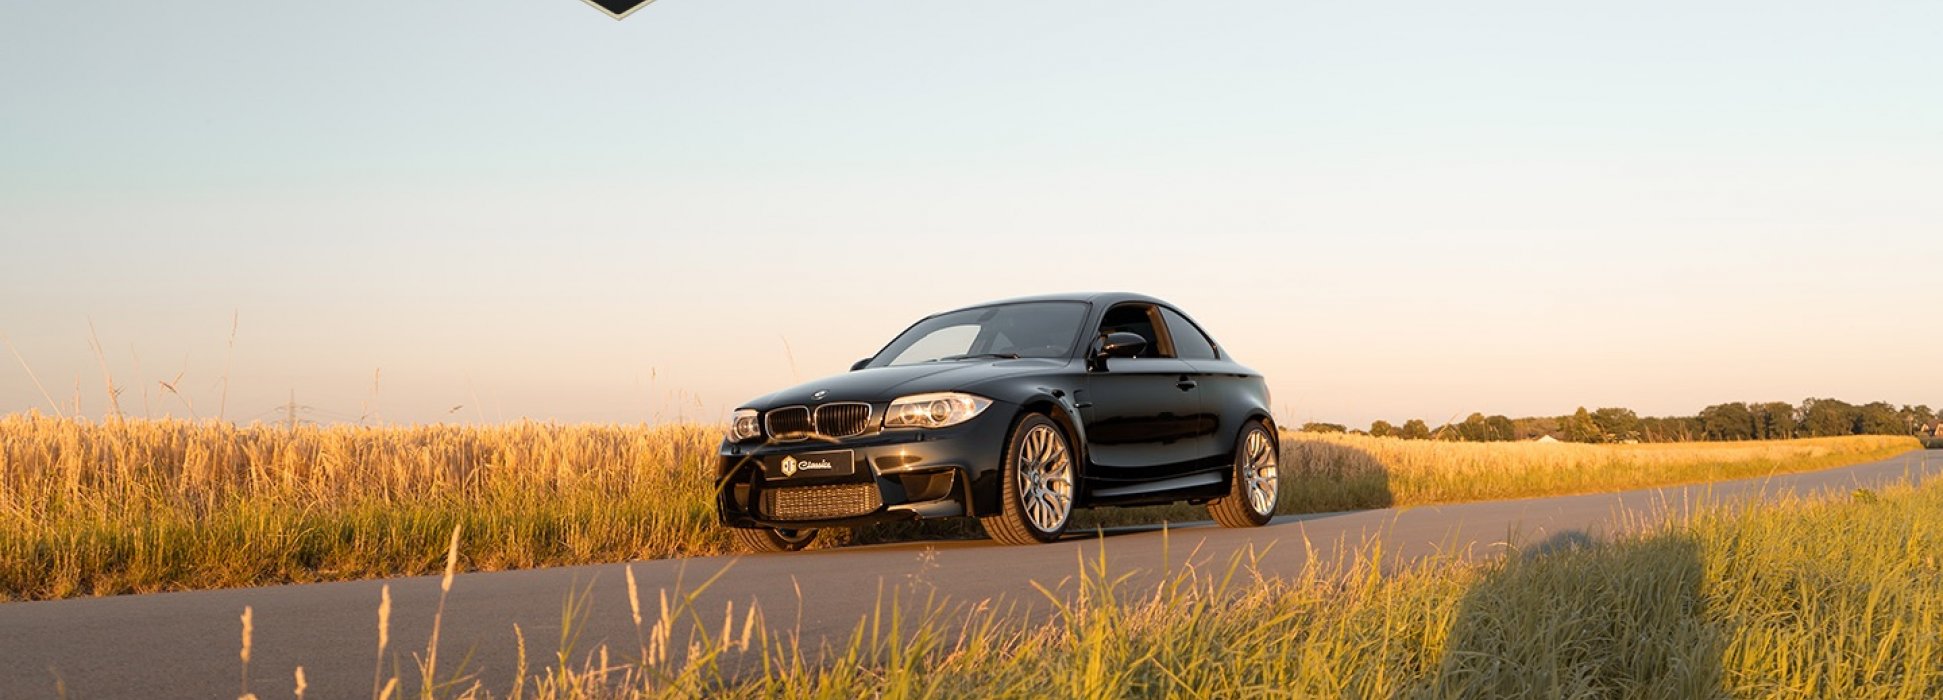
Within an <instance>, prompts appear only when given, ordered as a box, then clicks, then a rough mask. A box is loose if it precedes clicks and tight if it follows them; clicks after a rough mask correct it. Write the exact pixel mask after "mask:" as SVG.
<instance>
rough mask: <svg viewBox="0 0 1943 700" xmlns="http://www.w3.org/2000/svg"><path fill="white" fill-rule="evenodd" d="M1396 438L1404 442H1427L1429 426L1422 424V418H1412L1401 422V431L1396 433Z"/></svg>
mask: <svg viewBox="0 0 1943 700" xmlns="http://www.w3.org/2000/svg"><path fill="white" fill-rule="evenodd" d="M1398 437H1401V438H1403V439H1405V440H1429V439H1430V425H1429V424H1426V423H1424V422H1423V419H1422V418H1412V419H1410V420H1407V421H1404V422H1403V430H1401V431H1398Z"/></svg>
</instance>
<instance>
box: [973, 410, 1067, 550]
mask: <svg viewBox="0 0 1943 700" xmlns="http://www.w3.org/2000/svg"><path fill="white" fill-rule="evenodd" d="M1004 460H1005V461H1004V462H1002V463H1001V464H1000V465H999V483H1000V486H999V504H1000V506H999V512H997V513H994V514H992V515H986V516H980V517H979V518H978V524H980V525H983V526H984V527H985V533H986V534H988V535H991V537H992V539H994V540H997V541H998V542H1000V543H1003V544H1038V543H1041V542H1051V541H1053V540H1056V539H1059V534H1060V533H1062V532H1065V530H1066V525H1067V523H1070V522H1072V520H1073V501H1074V498H1073V497H1074V495H1075V494H1076V493H1078V474H1079V472H1078V469H1077V467H1076V465H1075V464H1074V461H1073V448H1072V441H1071V440H1070V439H1069V438H1067V437H1066V431H1064V430H1061V429H1060V428H1059V424H1058V423H1055V422H1053V420H1052V419H1051V418H1047V417H1045V416H1044V415H1040V414H1037V413H1028V414H1025V415H1023V416H1020V417H1019V420H1018V422H1017V423H1014V424H1013V425H1012V436H1011V438H1010V439H1008V440H1007V441H1006V444H1005V458H1004Z"/></svg>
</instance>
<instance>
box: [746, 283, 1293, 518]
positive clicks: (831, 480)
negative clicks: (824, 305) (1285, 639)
mask: <svg viewBox="0 0 1943 700" xmlns="http://www.w3.org/2000/svg"><path fill="white" fill-rule="evenodd" d="M832 332H843V331H842V329H840V328H833V329H832ZM1268 405H1269V403H1268V386H1267V384H1266V382H1265V381H1264V380H1263V378H1262V375H1261V374H1259V373H1257V372H1255V371H1254V370H1251V369H1248V368H1247V367H1243V366H1241V365H1240V364H1237V363H1236V362H1235V361H1234V359H1233V358H1231V357H1230V356H1229V355H1228V353H1227V352H1225V351H1224V350H1222V348H1221V346H1220V345H1218V344H1216V343H1215V342H1214V341H1213V340H1212V339H1211V338H1209V336H1208V335H1207V333H1205V332H1204V331H1202V330H1201V328H1200V327H1199V326H1198V325H1197V324H1195V323H1194V322H1193V321H1192V320H1190V319H1188V317H1187V316H1186V315H1185V314H1183V313H1181V312H1180V311H1179V310H1178V309H1175V308H1174V307H1173V306H1171V305H1169V304H1167V303H1166V302H1163V301H1160V300H1158V299H1154V298H1152V297H1146V296H1141V295H1137V294H1124V293H1107V294H1076V295H1057V296H1040V297H1029V298H1022V299H1012V300H1007V301H999V302H992V303H988V304H980V305H977V306H972V307H967V308H964V309H959V310H957V311H951V312H946V313H942V314H937V315H934V316H930V317H927V318H925V319H923V320H921V321H919V322H917V324H916V325H913V326H911V327H910V328H909V329H906V330H905V331H904V332H903V333H901V334H899V335H898V336H897V338H896V339H894V340H892V341H891V342H890V344H889V345H886V346H884V348H883V349H882V350H879V351H878V352H877V354H876V355H873V356H871V357H869V358H866V359H864V360H860V361H858V362H857V363H856V364H855V365H853V366H852V367H851V371H850V372H849V373H847V374H841V375H837V376H834V377H827V378H824V379H819V380H816V381H813V382H809V383H807V384H803V385H801V386H797V387H793V388H789V389H784V390H782V391H778V392H776V393H773V394H769V395H767V396H763V397H760V398H757V399H754V400H752V401H749V402H748V403H745V404H743V405H742V407H741V408H739V409H737V410H736V411H735V415H734V417H733V418H732V419H731V422H730V428H729V434H728V436H727V437H726V438H725V439H724V440H723V442H722V448H721V459H720V462H719V464H718V466H717V469H716V483H717V487H718V488H717V497H716V512H717V515H718V517H719V520H720V521H721V523H722V524H724V525H727V526H729V527H731V528H734V529H735V530H734V532H735V535H736V538H737V540H739V541H740V542H741V543H742V544H743V545H744V546H746V547H747V548H749V549H753V550H757V551H786V550H795V549H801V548H803V547H805V546H808V545H809V543H810V542H811V541H812V540H814V539H815V537H816V533H817V530H819V529H824V528H835V527H855V526H858V525H865V524H869V523H874V522H881V521H886V520H910V519H920V518H948V517H964V516H969V517H976V518H978V519H979V522H980V523H981V524H982V525H984V527H985V531H986V532H987V533H989V534H990V535H991V536H992V538H993V539H996V540H999V541H1001V542H1005V543H1010V544H1025V543H1032V542H1049V541H1052V540H1054V539H1057V538H1058V537H1059V535H1060V533H1061V532H1063V531H1064V530H1065V529H1066V525H1067V523H1068V522H1070V521H1071V515H1072V512H1073V510H1074V509H1075V508H1087V507H1094V506H1133V505H1150V504H1158V503H1173V502H1180V501H1186V502H1189V503H1206V504H1208V510H1209V512H1210V514H1211V515H1212V516H1213V517H1214V519H1215V520H1216V521H1217V522H1219V523H1220V524H1222V525H1224V526H1228V527H1250V526H1255V525H1261V524H1263V523H1266V522H1268V519H1269V516H1271V515H1273V514H1274V512H1275V502H1276V495H1277V485H1278V484H1277V473H1276V463H1277V458H1278V455H1279V453H1280V449H1279V447H1280V442H1279V438H1278V436H1277V434H1276V430H1275V422H1274V417H1273V416H1272V415H1270V413H1269V409H1268Z"/></svg>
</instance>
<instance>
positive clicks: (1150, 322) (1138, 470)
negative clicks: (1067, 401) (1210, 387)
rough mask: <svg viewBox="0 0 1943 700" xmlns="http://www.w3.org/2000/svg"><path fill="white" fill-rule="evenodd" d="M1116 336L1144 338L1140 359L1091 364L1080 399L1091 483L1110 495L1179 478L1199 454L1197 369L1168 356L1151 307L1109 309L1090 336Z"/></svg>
mask: <svg viewBox="0 0 1943 700" xmlns="http://www.w3.org/2000/svg"><path fill="white" fill-rule="evenodd" d="M1115 332H1127V333H1135V334H1138V335H1140V336H1141V337H1143V338H1146V339H1147V348H1146V349H1145V350H1144V351H1142V352H1141V353H1140V355H1139V356H1136V357H1122V358H1112V359H1109V360H1107V361H1106V362H1105V364H1104V366H1097V367H1095V368H1094V370H1093V371H1092V372H1089V373H1088V374H1087V377H1086V381H1085V383H1084V385H1085V389H1083V390H1082V393H1083V395H1082V396H1080V397H1079V399H1080V400H1079V401H1078V403H1079V405H1080V417H1081V420H1082V421H1084V423H1085V427H1086V439H1087V449H1088V457H1089V461H1090V462H1091V463H1092V465H1093V467H1094V468H1093V469H1091V470H1090V471H1089V472H1088V479H1089V481H1096V482H1100V483H1099V485H1100V486H1101V487H1104V488H1107V489H1109V490H1112V489H1113V487H1114V486H1116V485H1128V486H1131V485H1132V484H1130V483H1128V482H1140V481H1152V480H1156V479H1167V478H1170V477H1175V476H1179V475H1180V470H1181V468H1182V467H1183V466H1184V465H1187V464H1189V463H1191V462H1193V461H1194V459H1195V457H1196V455H1197V453H1198V452H1200V451H1201V450H1200V448H1198V447H1197V446H1196V445H1195V444H1194V436H1195V433H1196V432H1197V428H1196V426H1195V424H1194V423H1195V416H1196V414H1198V413H1199V412H1200V410H1199V406H1198V403H1197V397H1196V392H1195V391H1194V389H1195V384H1194V383H1193V380H1192V375H1193V374H1194V372H1195V370H1194V368H1193V367H1192V366H1191V365H1189V364H1188V363H1187V362H1185V361H1182V360H1181V359H1180V358H1177V357H1174V356H1173V355H1174V353H1173V349H1172V348H1171V347H1169V346H1168V345H1167V342H1166V340H1167V337H1166V331H1165V321H1164V320H1163V319H1162V318H1161V317H1160V315H1159V314H1158V312H1157V311H1156V307H1154V306H1153V305H1151V304H1140V303H1131V304H1121V305H1118V306H1115V307H1113V308H1111V309H1108V310H1107V312H1106V314H1105V316H1104V317H1103V319H1102V321H1101V323H1100V327H1099V328H1098V329H1096V330H1095V332H1094V337H1095V338H1098V337H1100V336H1102V335H1104V334H1106V333H1115Z"/></svg>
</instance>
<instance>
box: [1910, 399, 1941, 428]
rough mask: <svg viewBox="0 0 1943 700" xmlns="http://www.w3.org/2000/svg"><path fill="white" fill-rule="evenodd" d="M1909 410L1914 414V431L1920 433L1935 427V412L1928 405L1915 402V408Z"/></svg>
mask: <svg viewBox="0 0 1943 700" xmlns="http://www.w3.org/2000/svg"><path fill="white" fill-rule="evenodd" d="M1911 412H1913V413H1915V414H1916V415H1915V418H1916V432H1918V433H1922V432H1926V431H1933V430H1934V429H1935V426H1936V412H1935V411H1932V410H1930V407H1929V406H1928V405H1925V404H1917V405H1916V408H1914V409H1911Z"/></svg>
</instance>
